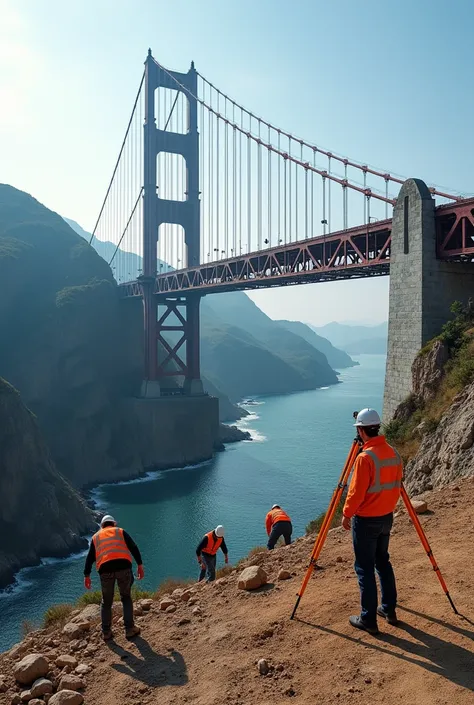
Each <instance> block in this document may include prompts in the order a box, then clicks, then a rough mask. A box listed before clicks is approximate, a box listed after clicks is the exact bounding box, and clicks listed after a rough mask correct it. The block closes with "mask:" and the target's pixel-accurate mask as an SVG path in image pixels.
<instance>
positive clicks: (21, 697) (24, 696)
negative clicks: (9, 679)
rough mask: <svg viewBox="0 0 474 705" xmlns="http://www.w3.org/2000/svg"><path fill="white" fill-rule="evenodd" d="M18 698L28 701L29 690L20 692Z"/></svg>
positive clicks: (24, 701) (29, 697)
mask: <svg viewBox="0 0 474 705" xmlns="http://www.w3.org/2000/svg"><path fill="white" fill-rule="evenodd" d="M20 699H21V702H22V703H29V702H30V700H31V690H24V691H23V692H22V693H20Z"/></svg>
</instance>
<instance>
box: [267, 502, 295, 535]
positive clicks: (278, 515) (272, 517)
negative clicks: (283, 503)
mask: <svg viewBox="0 0 474 705" xmlns="http://www.w3.org/2000/svg"><path fill="white" fill-rule="evenodd" d="M277 521H291V519H290V517H289V516H288V514H287V513H286V512H284V511H283V509H278V508H277V509H270V511H269V512H268V514H267V516H266V519H265V525H266V528H267V533H268V534H270V531H271V530H272V528H273V525H274V524H276V523H277Z"/></svg>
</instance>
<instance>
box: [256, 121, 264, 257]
mask: <svg viewBox="0 0 474 705" xmlns="http://www.w3.org/2000/svg"><path fill="white" fill-rule="evenodd" d="M260 130H261V122H260V120H259V121H258V143H257V198H258V201H257V229H258V232H257V249H258V250H259V251H260V250H261V249H262V227H263V221H262V198H263V194H262V145H261V144H260V137H261V135H260Z"/></svg>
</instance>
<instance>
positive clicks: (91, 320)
mask: <svg viewBox="0 0 474 705" xmlns="http://www.w3.org/2000/svg"><path fill="white" fill-rule="evenodd" d="M134 322H135V323H134ZM140 326H141V319H140V318H138V319H137V317H136V315H135V308H134V306H133V304H131V305H127V306H124V307H122V306H121V303H120V300H119V296H118V291H117V286H116V284H115V281H114V279H113V276H112V272H111V270H110V267H109V266H108V265H107V263H106V262H105V261H104V260H103V259H101V258H100V257H99V255H98V254H97V253H96V252H95V251H94V249H93V248H92V247H90V246H89V245H88V243H87V242H85V241H84V240H83V238H81V237H80V236H79V235H77V234H76V233H75V232H74V231H73V230H72V229H71V228H70V227H69V226H68V225H67V224H66V223H65V222H64V220H63V219H62V218H61V217H60V216H59V215H57V214H56V213H53V212H52V211H49V210H48V209H47V208H45V207H44V206H42V205H41V204H40V203H38V201H36V200H35V199H34V198H32V197H31V196H29V195H28V194H26V193H23V192H22V191H18V190H17V189H14V188H12V187H10V186H6V185H0V330H1V331H2V345H1V347H0V374H1V375H2V376H3V377H4V378H5V379H8V381H9V382H11V383H12V384H13V385H14V386H15V387H16V388H17V389H18V390H19V392H20V394H21V396H22V399H23V400H24V402H25V404H26V405H27V406H28V408H29V409H31V411H33V413H34V414H35V415H36V416H37V418H38V422H39V424H40V427H41V430H42V431H43V433H44V435H45V439H46V441H47V443H48V446H49V448H50V450H51V453H52V455H53V458H54V461H55V463H56V466H57V468H58V469H59V471H60V472H62V473H63V475H65V476H66V477H67V478H68V479H69V480H71V481H72V483H73V484H74V485H75V486H77V487H82V486H84V485H87V484H88V483H91V482H98V481H106V480H115V479H118V478H119V477H120V476H123V477H124V476H130V474H132V473H134V472H135V473H138V472H139V471H140V470H141V469H142V468H141V465H140V459H139V457H138V454H137V451H136V449H135V448H134V447H133V444H132V443H130V441H129V434H128V422H127V417H126V416H125V414H123V412H122V409H121V406H120V400H121V399H122V398H123V397H124V396H126V395H128V394H133V392H134V391H136V389H137V387H138V389H139V385H140V380H141V367H140V365H141V362H140V360H141V358H140V344H138V345H136V344H135V343H136V340H137V337H136V336H137V334H138V336H139V337H138V340H140V335H139V331H140V330H141V329H140Z"/></svg>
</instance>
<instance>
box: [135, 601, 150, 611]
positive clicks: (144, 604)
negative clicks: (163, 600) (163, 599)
mask: <svg viewBox="0 0 474 705" xmlns="http://www.w3.org/2000/svg"><path fill="white" fill-rule="evenodd" d="M138 604H139V605H140V607H141V608H142V610H144V611H145V612H148V610H150V609H151V608H152V606H153V600H150V599H148V598H147V599H144V600H139V602H138Z"/></svg>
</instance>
